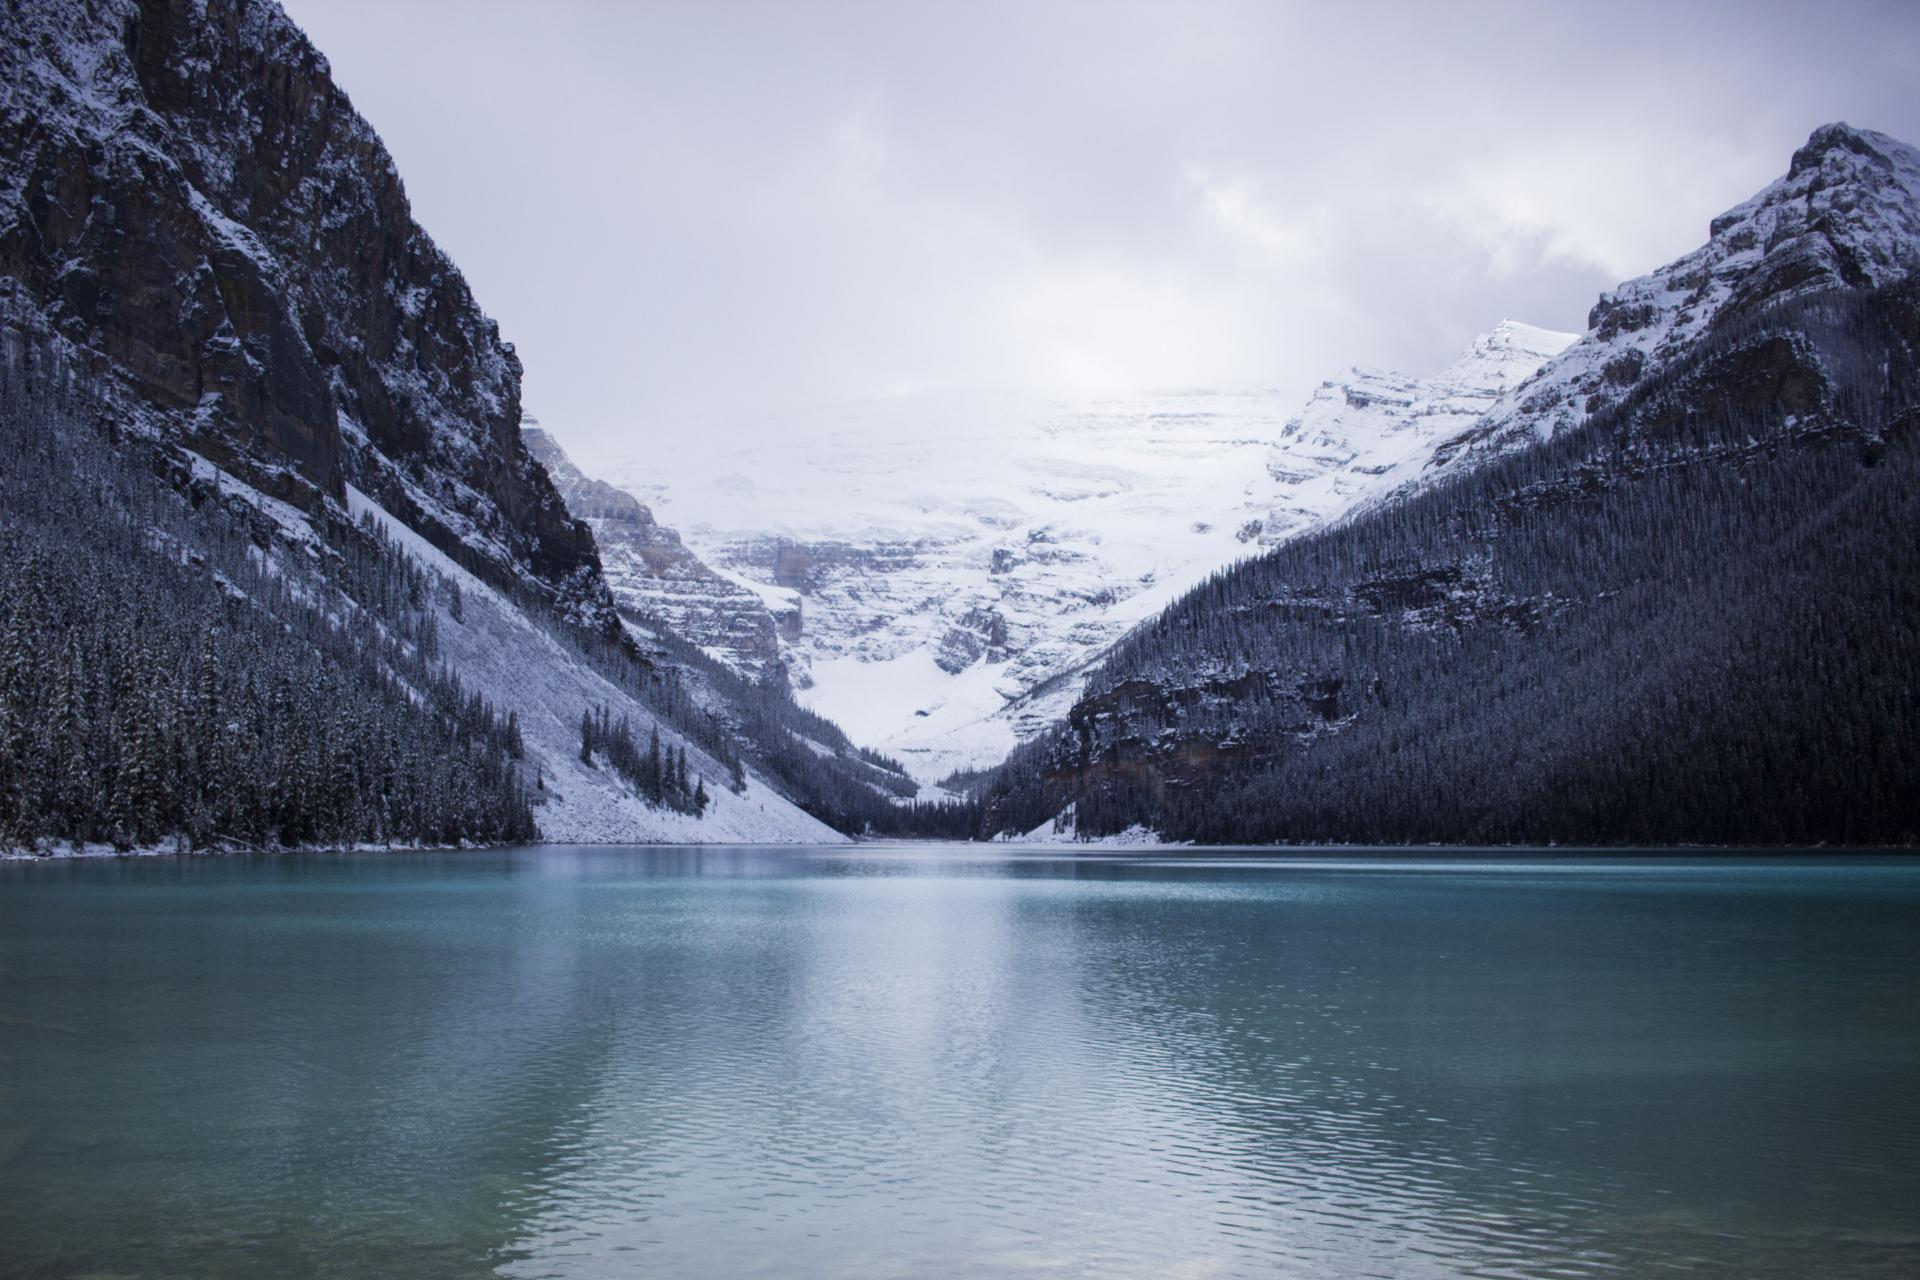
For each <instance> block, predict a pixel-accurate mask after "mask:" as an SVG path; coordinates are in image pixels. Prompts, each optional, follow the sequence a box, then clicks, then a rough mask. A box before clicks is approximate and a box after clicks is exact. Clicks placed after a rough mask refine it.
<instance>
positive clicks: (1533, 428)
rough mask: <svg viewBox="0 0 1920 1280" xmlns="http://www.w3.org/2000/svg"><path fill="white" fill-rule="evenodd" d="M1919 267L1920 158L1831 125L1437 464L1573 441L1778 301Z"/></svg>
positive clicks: (1889, 142)
mask: <svg viewBox="0 0 1920 1280" xmlns="http://www.w3.org/2000/svg"><path fill="white" fill-rule="evenodd" d="M1916 265H1920V151H1916V150H1915V149H1914V148H1913V147H1911V146H1909V145H1908V144H1906V143H1904V142H1901V141H1900V140H1898V139H1897V138H1890V137H1888V136H1887V135H1886V134H1884V133H1875V132H1873V131H1871V130H1867V129H1856V128H1854V127H1852V126H1851V125H1847V124H1830V125H1825V126H1823V127H1821V128H1819V129H1816V130H1815V131H1814V132H1813V135H1812V136H1811V137H1810V138H1808V139H1807V143H1806V145H1805V146H1803V147H1801V148H1800V149H1799V150H1798V151H1796V152H1794V155H1793V160H1792V162H1791V163H1790V164H1789V165H1788V168H1787V173H1786V176H1784V177H1782V178H1781V179H1779V180H1778V181H1777V182H1774V183H1772V184H1771V185H1769V186H1768V187H1767V188H1766V189H1765V190H1763V191H1761V192H1760V193H1759V194H1757V195H1755V196H1754V197H1753V198H1752V199H1750V200H1747V201H1745V202H1743V203H1741V204H1739V205H1736V206H1734V207H1733V208H1732V209H1729V210H1728V211H1727V212H1725V213H1723V214H1721V215H1720V216H1719V217H1717V218H1715V219H1714V220H1713V222H1712V225H1711V226H1710V228H1709V235H1708V239H1707V242H1706V243H1705V244H1703V245H1702V246H1700V248H1698V249H1696V250H1694V251H1693V252H1692V253H1689V254H1687V255H1686V256H1685V257H1683V258H1680V259H1678V260H1676V261H1674V262H1670V263H1668V264H1667V265H1666V266H1664V267H1661V268H1660V269H1659V270H1657V271H1654V272H1652V273H1650V274H1648V275H1644V276H1641V277H1639V278H1638V279H1635V280H1629V281H1627V282H1626V283H1625V284H1622V285H1621V286H1619V287H1618V288H1617V289H1614V290H1612V291H1611V292H1609V293H1605V294H1602V295H1601V297H1600V301H1599V302H1598V303H1597V304H1596V305H1595V306H1594V308H1593V311H1592V313H1591V314H1590V315H1589V316H1588V317H1587V324H1588V331H1587V333H1586V334H1585V335H1584V336H1583V337H1582V338H1581V339H1580V341H1579V342H1577V343H1575V344H1574V345H1572V346H1571V347H1569V348H1568V349H1567V350H1566V351H1564V352H1563V353H1561V354H1560V355H1559V357H1558V358H1557V359H1554V360H1552V361H1550V362H1548V363H1547V364H1546V365H1545V366H1544V367H1543V368H1542V369H1541V370H1540V371H1539V372H1538V373H1537V374H1536V375H1535V376H1533V377H1532V378H1530V379H1528V380H1527V381H1526V382H1524V383H1522V384H1521V385H1520V386H1518V387H1515V388H1514V389H1513V390H1511V391H1510V392H1508V393H1507V394H1506V395H1505V396H1503V397H1501V399H1500V402H1499V403H1498V404H1497V405H1495V406H1493V408H1492V409H1491V410H1490V411H1489V412H1488V413H1487V414H1486V416H1485V417H1484V418H1483V419H1481V420H1480V421H1479V422H1477V423H1475V424H1474V425H1473V426H1472V427H1471V429H1469V430H1467V431H1464V432H1462V433H1461V434H1460V435H1459V436H1457V437H1455V438H1454V439H1453V440H1450V441H1449V442H1448V443H1447V444H1446V445H1445V446H1444V447H1442V448H1441V449H1440V450H1439V451H1438V452H1437V453H1436V455H1435V462H1436V465H1439V466H1448V465H1453V464H1455V463H1457V462H1460V461H1462V460H1463V459H1464V458H1466V456H1467V455H1469V454H1471V453H1474V452H1476V451H1486V450H1493V451H1499V450H1504V449H1508V448H1513V447H1516V446H1521V445H1525V444H1528V443H1531V442H1532V441H1534V440H1544V439H1547V438H1549V437H1551V436H1553V435H1554V434H1556V433H1558V432H1560V431H1564V430H1566V429H1567V428H1568V427H1571V426H1574V425H1576V424H1578V423H1579V422H1582V421H1584V420H1585V419H1586V418H1587V417H1588V415H1590V414H1592V413H1595V412H1597V411H1598V410H1600V409H1602V408H1605V407H1606V406H1608V405H1611V404H1617V403H1619V402H1620V401H1621V400H1622V399H1623V398H1624V397H1625V396H1627V395H1628V394H1629V393H1630V392H1631V391H1632V390H1633V388H1634V387H1636V386H1638V385H1640V384H1641V383H1642V382H1644V381H1645V380H1646V379H1648V378H1649V377H1651V376H1652V375H1653V374H1655V373H1658V372H1659V371H1661V370H1662V369H1664V368H1665V367H1667V366H1668V365H1669V364H1671V363H1672V362H1673V361H1674V360H1675V359H1676V358H1678V357H1680V356H1683V355H1685V354H1686V353H1687V352H1689V351H1691V350H1692V349H1693V348H1694V347H1695V346H1696V345H1697V344H1698V343H1699V342H1700V341H1701V339H1702V338H1703V337H1705V336H1706V335H1707V334H1708V333H1709V332H1710V331H1712V330H1715V329H1722V328H1725V327H1726V326H1728V325H1730V324H1732V323H1734V322H1737V321H1738V320H1740V319H1741V318H1743V317H1752V316H1755V315H1757V314H1758V313H1759V312H1760V311H1761V310H1763V309H1764V308H1766V307H1768V306H1771V305H1773V304H1774V303H1777V302H1782V301H1785V300H1787V299H1790V298H1793V297H1797V296H1800V295H1804V294H1809V293H1814V292H1818V291H1820V290H1823V289H1830V288H1832V287H1834V286H1836V285H1846V286H1852V287H1855V288H1861V287H1872V286H1875V285H1881V284H1885V283H1887V282H1888V281H1890V280H1896V279H1899V278H1901V277H1903V276H1905V275H1907V274H1909V273H1910V272H1912V271H1913V270H1914V268H1915V267H1916ZM1469 465H1470V464H1469Z"/></svg>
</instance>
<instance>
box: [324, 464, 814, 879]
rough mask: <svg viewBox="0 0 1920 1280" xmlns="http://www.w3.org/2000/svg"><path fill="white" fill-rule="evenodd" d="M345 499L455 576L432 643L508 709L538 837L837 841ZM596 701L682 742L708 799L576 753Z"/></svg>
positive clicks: (458, 571)
mask: <svg viewBox="0 0 1920 1280" xmlns="http://www.w3.org/2000/svg"><path fill="white" fill-rule="evenodd" d="M347 500H348V503H349V505H350V508H351V510H352V512H353V514H354V515H355V516H356V517H359V516H365V515H368V514H371V515H372V516H373V517H374V519H376V520H377V521H379V523H380V524H381V525H382V526H383V527H384V528H385V529H386V531H387V534H388V536H389V537H391V538H392V539H393V540H394V542H395V544H396V545H398V546H399V547H401V548H402V549H404V550H405V551H406V552H407V553H408V554H409V555H411V556H413V557H414V558H415V559H416V560H418V561H419V562H420V563H421V564H422V565H423V566H424V567H426V568H427V569H429V570H431V571H432V572H433V573H435V574H438V575H439V576H440V577H441V578H442V579H443V580H445V581H448V582H453V583H458V584H459V586H460V591H461V601H462V603H461V609H460V616H459V617H458V618H456V617H454V616H453V615H452V613H451V612H449V611H448V610H447V609H446V608H444V607H442V608H441V610H440V630H439V635H440V646H441V650H442V653H443V655H444V657H445V659H446V661H447V662H448V663H449V664H451V665H452V667H453V668H454V670H456V671H458V672H459V673H460V678H461V680H462V681H463V682H464V683H465V684H466V685H467V687H468V688H470V689H472V690H474V691H476V692H478V693H480V694H482V695H484V696H485V697H486V698H487V700H488V701H489V702H491V703H492V704H493V705H494V706H495V707H496V708H497V709H498V710H499V711H500V712H501V713H503V714H504V713H505V712H507V711H513V712H516V713H517V714H518V716H519V722H520V731H521V734H522V736H523V738H524V739H525V742H526V751H527V759H528V763H529V764H530V765H533V766H536V767H537V768H538V769H539V771H540V774H541V777H542V785H543V788H544V789H543V790H542V791H541V792H540V793H539V803H538V804H537V805H536V807H535V809H534V820H535V821H536V822H538V823H539V826H540V834H541V836H542V837H543V838H544V839H546V840H550V841H554V842H557V843H564V844H583V843H584V844H591V843H608V842H615V843H641V844H645V843H661V844H837V843H839V842H841V841H842V840H844V839H845V837H844V836H842V835H840V834H839V833H838V832H836V831H834V830H833V829H832V828H830V827H828V826H826V825H825V824H824V823H822V822H820V821H818V820H817V819H815V818H812V817H810V816H808V815H807V814H806V813H803V812H802V811H801V810H800V809H798V808H796V807H795V806H794V805H793V804H791V803H790V802H788V801H787V800H785V799H784V798H782V797H781V796H780V795H779V794H778V793H777V792H775V791H774V790H773V788H771V787H770V786H768V785H767V783H766V782H765V781H764V780H763V779H761V778H760V777H758V776H757V775H755V774H754V773H753V772H752V771H751V770H749V771H748V781H747V789H746V791H744V792H743V793H740V794H738V795H736V794H735V793H733V792H732V791H729V790H728V789H727V788H726V787H725V786H724V785H720V783H721V781H722V780H723V779H724V778H725V777H726V776H727V770H726V767H725V766H724V765H722V764H721V763H720V762H719V761H716V760H714V759H713V758H712V757H711V756H709V755H708V754H707V753H705V752H704V751H702V750H701V749H700V746H699V744H698V743H694V742H691V741H688V740H686V739H684V738H682V737H681V736H680V735H679V734H678V733H676V732H675V731H674V729H673V727H672V726H671V725H668V724H665V723H663V722H659V721H656V720H655V718H654V716H653V715H652V713H651V712H650V711H649V710H648V709H647V708H646V707H644V706H642V705H641V704H640V703H638V702H636V701H634V700H633V699H631V698H629V697H628V696H627V695H626V693H625V692H624V691H622V690H621V689H620V688H618V687H617V686H615V685H614V684H612V683H611V682H609V681H608V680H607V679H606V678H605V677H603V676H601V675H600V674H599V673H598V672H596V671H594V670H593V669H592V668H591V667H590V666H588V665H587V664H586V663H585V662H584V661H582V660H581V657H580V655H579V654H578V652H576V651H575V650H573V649H571V648H570V647H568V646H567V645H565V644H562V643H561V642H560V641H559V640H558V639H556V638H555V637H554V635H553V633H552V632H550V631H548V630H546V629H545V628H542V627H540V626H537V625H536V624H535V623H534V622H533V621H531V620H530V619H529V618H528V617H527V615H526V613H525V612H524V611H523V610H522V609H520V608H519V607H518V606H516V605H515V604H514V603H513V602H512V601H510V600H507V599H506V598H505V597H503V596H501V595H500V594H499V593H498V592H496V591H494V590H493V588H491V587H489V586H487V585H486V584H485V583H483V582H481V581H480V579H479V578H477V577H475V576H474V575H473V574H471V573H469V572H468V571H467V570H465V569H463V568H461V567H460V566H459V565H458V564H456V563H454V561H453V560H452V559H451V558H449V557H448V556H447V555H446V554H445V553H444V552H442V551H440V550H439V549H438V548H436V547H434V546H433V545H432V544H431V543H430V542H428V541H427V540H426V539H425V538H423V537H422V536H421V535H420V534H418V533H416V532H414V531H413V530H412V529H410V528H408V527H407V525H405V524H404V523H402V522H401V521H400V520H398V519H396V518H395V517H394V516H392V515H391V514H390V513H388V512H387V511H386V510H384V509H383V508H381V507H380V506H379V504H377V503H375V502H374V501H373V500H372V499H371V498H369V497H368V496H367V495H365V494H363V493H361V492H360V491H359V490H358V489H355V488H353V487H351V486H349V487H348V489H347ZM601 706H604V707H607V708H609V709H610V710H611V714H612V716H613V718H614V719H616V720H618V719H620V718H621V717H622V716H624V717H627V718H628V719H630V720H631V721H632V722H633V724H634V726H635V728H636V731H637V732H638V734H639V735H640V737H641V739H642V740H644V739H645V738H646V736H647V734H648V733H649V732H650V731H651V730H652V729H653V728H654V727H658V729H659V731H660V735H661V738H662V740H663V742H664V743H665V744H666V745H667V746H668V747H669V748H671V747H683V748H685V749H686V751H687V753H688V768H689V770H690V772H692V773H694V774H697V775H700V776H702V777H703V778H705V779H706V780H707V782H708V784H709V785H708V788H707V790H708V793H709V795H710V796H711V803H710V805H709V807H708V809H707V811H706V813H705V814H704V815H702V816H701V817H698V818H695V817H693V816H691V815H689V814H684V813H678V812H675V811H674V810H672V809H668V808H656V807H652V806H649V805H647V804H645V803H644V802H642V801H641V800H640V798H639V797H638V796H636V795H635V794H634V793H633V789H632V788H630V787H626V786H623V785H622V784H621V783H620V782H619V781H618V780H617V779H616V778H615V777H613V775H612V774H611V773H610V772H609V771H607V770H605V769H601V768H594V767H590V766H588V765H586V764H583V763H582V762H581V760H580V755H579V752H580V714H581V713H582V712H583V711H585V710H586V709H588V708H589V707H601Z"/></svg>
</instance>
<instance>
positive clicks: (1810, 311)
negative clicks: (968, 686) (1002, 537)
mask: <svg viewBox="0 0 1920 1280" xmlns="http://www.w3.org/2000/svg"><path fill="white" fill-rule="evenodd" d="M1917 352H1920V289H1916V288H1915V286H1914V285H1913V284H1912V283H1911V282H1910V281H1909V282H1906V283H1903V284H1900V285H1897V286H1894V287H1891V288H1889V289H1885V290H1881V291H1877V292H1858V291H1850V290H1843V291H1838V292H1833V293H1828V294H1825V295H1820V296H1816V297H1813V298H1808V299H1802V300H1799V301H1796V302H1793V303H1789V304H1786V305H1784V306H1782V307H1778V308H1775V309H1774V310H1772V311H1769V312H1765V313H1763V314H1761V315H1760V316H1758V317H1756V318H1753V319H1752V320H1750V321H1747V322H1745V323H1743V324H1741V325H1739V326H1737V327H1733V328H1731V329H1729V330H1728V331H1727V332H1724V333H1722V334H1720V335H1717V336H1716V338H1715V339H1714V340H1713V341H1711V342H1709V343H1707V344H1704V345H1703V347H1702V348H1701V350H1700V351H1698V352H1697V353H1696V354H1695V355H1694V356H1693V357H1692V358H1691V359H1690V360H1688V361H1686V362H1684V363H1683V364H1682V365H1681V366H1680V367H1678V368H1676V369H1674V370H1673V371H1671V372H1670V373H1668V374H1667V375H1665V376H1663V377H1661V378H1659V379H1656V380H1651V381H1650V382H1649V383H1648V384H1647V385H1646V386H1644V387H1642V388H1640V389H1639V390H1638V392H1637V393H1636V394H1635V395H1633V396H1632V397H1630V398H1629V399H1628V400H1627V401H1626V402H1624V403H1623V404H1622V405H1620V406H1619V407H1618V408H1616V409H1613V410H1610V411H1608V412H1606V413H1604V414H1600V415H1596V416H1595V417H1594V418H1593V419H1591V420H1589V421H1588V422H1587V423H1586V424H1585V425H1584V426H1582V427H1581V428H1580V429H1578V430H1577V431H1574V432H1571V433H1568V434H1566V435H1564V436H1562V437H1560V438H1556V439H1555V440H1554V441H1553V442H1551V443H1550V444H1547V445H1544V446H1541V447H1538V448H1534V449H1530V450H1526V451H1522V452H1518V453H1514V454H1511V455H1509V456H1506V457H1504V458H1501V459H1498V460H1496V461H1494V462H1492V463H1490V464H1489V465H1486V466H1484V467H1482V468H1481V469H1479V470H1477V471H1474V472H1472V473H1470V474H1469V475H1467V476H1466V477H1464V478H1462V479H1459V480H1456V481H1453V482H1451V483H1447V484H1444V485H1440V486H1436V487H1434V488H1432V489H1430V490H1428V491H1426V492H1423V493H1420V494H1418V495H1416V496H1414V497H1413V498H1411V499H1409V500H1407V501H1405V502H1402V503H1398V504H1395V505H1392V506H1388V507H1384V508H1382V509H1379V510H1376V511H1373V512H1370V513H1367V514H1364V515H1362V516H1360V517H1358V518H1355V519H1353V520H1351V521H1349V522H1347V523H1345V524H1343V525H1341V526H1338V527H1336V528H1332V529H1329V530H1325V531H1322V532H1319V533H1315V534H1312V535H1310V536H1307V537H1305V538H1302V539H1300V540H1298V541H1296V542H1293V543H1290V544H1287V545H1285V546H1282V547H1280V548H1278V549H1277V550H1276V551H1274V552H1273V553H1271V554H1269V555H1267V556H1264V557H1262V558H1259V559H1257V560H1254V561H1250V562H1247V563H1245V564H1243V565H1241V566H1238V567H1236V568H1234V569H1232V570H1229V571H1226V572H1224V573H1222V574H1219V575H1217V576H1216V577H1215V578H1214V579H1213V580H1211V581H1210V582H1209V583H1207V584H1206V585H1205V586H1203V587H1201V588H1200V589H1198V590H1196V591H1195V592H1193V593H1192V594H1190V595H1189V596H1187V597H1185V598H1184V599H1182V600H1181V601H1180V602H1178V603H1177V604H1175V605H1174V606H1173V607H1171V608H1170V609H1168V610H1167V611H1166V612H1165V613H1164V614H1163V615H1162V616H1161V617H1159V618H1158V619H1157V620H1156V621H1154V622H1153V623H1151V624H1150V625H1148V626H1146V627H1144V628H1142V629H1141V630H1139V631H1138V632H1136V633H1135V634H1134V635H1132V636H1130V637H1129V638H1128V639H1127V640H1126V641H1124V642H1123V643H1122V644H1121V645H1120V646H1118V647H1117V649H1116V650H1115V652H1114V653H1113V655H1112V656H1111V657H1110V659H1109V660H1108V661H1107V662H1106V663H1105V664H1104V665H1103V667H1102V668H1101V669H1100V671H1099V672H1098V673H1097V674H1096V676H1095V677H1094V678H1093V679H1092V681H1090V683H1089V686H1088V690H1087V694H1086V696H1085V697H1084V698H1083V699H1082V700H1081V701H1080V703H1079V704H1078V705H1077V706H1076V707H1075V708H1074V710H1073V713H1072V716H1071V719H1070V722H1069V723H1068V724H1067V725H1064V726H1062V727H1061V728H1060V729H1059V730H1057V731H1056V732H1055V733H1054V734H1052V735H1051V736H1049V737H1047V738H1045V739H1042V740H1040V741H1038V742H1036V743H1034V744H1030V745H1029V747H1027V748H1024V749H1023V750H1022V751H1020V752H1019V753H1016V755H1015V757H1014V758H1013V759H1012V760H1011V761H1009V763H1008V764H1007V765H1006V766H1005V768H1004V769H1002V770H1001V771H1000V772H999V773H998V774H997V775H994V776H992V777H990V778H989V779H987V780H986V781H984V782H983V783H982V784H981V786H980V793H981V794H982V795H983V797H984V798H985V800H986V812H987V819H986V825H987V826H988V827H990V828H1002V829H1022V828H1023V827H1024V826H1030V825H1031V824H1033V823H1037V822H1041V821H1044V820H1045V819H1046V818H1047V817H1049V816H1051V815H1052V814H1055V813H1058V812H1060V811H1061V810H1062V809H1063V808H1065V807H1066V806H1068V805H1071V806H1072V807H1073V810H1074V814H1075V818H1076V820H1077V828H1078V831H1079V832H1080V833H1081V834H1082V835H1098V834H1103V833H1108V832H1114V831H1119V830H1122V829H1124V828H1126V827H1128V826H1129V825H1131V824H1134V823H1139V824H1144V825H1146V826H1149V827H1152V828H1154V829H1156V830H1159V831H1160V832H1161V833H1162V834H1163V835H1165V836H1167V837H1170V838H1175V839H1191V840H1197V841H1202V842H1210V843H1240V842H1248V843H1252V842H1269V841H1278V842H1289V843H1323V842H1324V843H1359V844H1375V843H1427V842H1436V843H1451V844H1504V843H1537V844H1548V843H1556V842H1558V843H1578V844H1621V845H1634V844H1675V843H1706V844H1802V845H1804V844H1823V843H1830V844H1900V843H1911V842H1913V841H1915V840H1916V839H1920V789H1916V787H1915V786H1914V775H1913V761H1914V760H1915V759H1916V758H1920V439H1916V437H1915V432H1914V426H1915V425H1916V424H1915V406H1916V405H1920V359H1917V358H1916V353H1917ZM1783 398H1784V399H1786V400H1790V401H1791V402H1792V403H1793V405H1794V406H1795V407H1796V408H1797V409H1798V411H1797V412H1786V411H1784V410H1783V408H1782V406H1781V404H1780V403H1779V401H1780V400H1781V399H1783Z"/></svg>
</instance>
